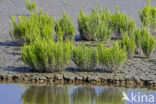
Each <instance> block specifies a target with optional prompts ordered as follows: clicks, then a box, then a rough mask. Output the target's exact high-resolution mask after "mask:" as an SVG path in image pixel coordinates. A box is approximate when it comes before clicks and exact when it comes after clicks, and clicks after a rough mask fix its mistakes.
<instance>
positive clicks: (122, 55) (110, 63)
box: [98, 43, 126, 71]
mask: <svg viewBox="0 0 156 104" xmlns="http://www.w3.org/2000/svg"><path fill="white" fill-rule="evenodd" d="M98 56H99V63H100V64H101V65H103V66H105V67H106V68H107V69H108V70H110V71H114V70H117V69H118V68H119V67H120V66H121V65H122V64H123V63H124V62H125V61H126V51H125V50H124V49H120V47H119V45H118V44H115V45H113V46H112V47H109V48H105V46H103V44H102V43H101V44H100V45H99V46H98Z"/></svg>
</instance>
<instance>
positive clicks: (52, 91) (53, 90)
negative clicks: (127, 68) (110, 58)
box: [0, 84, 156, 104]
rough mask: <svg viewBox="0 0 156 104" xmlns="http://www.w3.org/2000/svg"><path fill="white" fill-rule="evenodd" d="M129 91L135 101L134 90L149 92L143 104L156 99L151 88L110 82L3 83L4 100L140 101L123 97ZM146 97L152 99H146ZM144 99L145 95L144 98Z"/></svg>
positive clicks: (52, 103)
mask: <svg viewBox="0 0 156 104" xmlns="http://www.w3.org/2000/svg"><path fill="white" fill-rule="evenodd" d="M123 93H125V94H126V95H127V96H128V97H129V99H130V100H131V101H132V99H131V96H132V94H133V95H134V96H136V98H135V100H137V101H139V99H138V98H139V96H140V98H141V96H142V95H146V96H147V99H146V98H144V99H143V102H141V103H140V104H156V102H155V101H154V102H153V103H149V99H150V96H154V100H156V91H155V90H148V89H132V88H115V87H108V86H67V85H59V86H58V85H57V86H34V85H22V84H0V104H138V102H134V101H133V103H132V102H129V101H124V100H123V101H122V98H123ZM146 100H147V101H148V102H146ZM140 101H142V99H140Z"/></svg>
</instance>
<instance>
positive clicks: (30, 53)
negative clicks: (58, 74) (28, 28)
mask: <svg viewBox="0 0 156 104" xmlns="http://www.w3.org/2000/svg"><path fill="white" fill-rule="evenodd" d="M21 57H22V59H23V61H24V62H25V63H26V64H27V65H29V66H30V67H32V69H33V70H34V71H37V72H55V71H61V70H64V69H65V68H66V66H67V64H68V62H69V60H70V58H71V43H70V42H66V43H63V42H58V43H55V42H53V41H52V40H43V41H41V40H40V39H39V40H35V41H34V43H31V44H29V45H24V47H23V49H22V53H21Z"/></svg>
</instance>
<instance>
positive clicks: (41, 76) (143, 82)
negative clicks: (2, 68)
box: [0, 71, 156, 89]
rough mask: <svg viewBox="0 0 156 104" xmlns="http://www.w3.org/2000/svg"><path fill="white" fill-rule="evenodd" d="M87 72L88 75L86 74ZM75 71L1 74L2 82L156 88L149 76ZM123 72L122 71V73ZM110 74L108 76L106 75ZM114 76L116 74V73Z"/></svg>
mask: <svg viewBox="0 0 156 104" xmlns="http://www.w3.org/2000/svg"><path fill="white" fill-rule="evenodd" d="M86 74H87V75H86ZM94 74H95V75H93V73H91V72H89V73H88V72H83V73H79V72H76V73H73V72H65V71H64V72H61V73H24V72H22V73H21V72H20V73H19V72H4V73H1V74H0V83H8V82H9V83H17V84H18V83H19V84H20V83H22V84H45V85H56V84H61V85H63V84H74V85H75V84H76V85H81V84H84V85H86V84H87V85H88V84H89V85H98V86H103V85H108V86H109V85H112V86H115V87H128V88H133V87H134V88H137V87H139V88H140V87H141V88H144V87H146V88H150V89H151V88H152V89H156V81H155V80H152V79H147V78H141V77H139V76H133V77H129V78H118V77H116V78H115V77H112V76H111V74H112V73H94ZM120 74H121V73H120ZM106 75H108V76H106ZM114 76H116V75H115V74H114Z"/></svg>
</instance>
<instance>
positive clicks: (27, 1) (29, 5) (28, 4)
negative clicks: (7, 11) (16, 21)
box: [25, 0, 37, 13]
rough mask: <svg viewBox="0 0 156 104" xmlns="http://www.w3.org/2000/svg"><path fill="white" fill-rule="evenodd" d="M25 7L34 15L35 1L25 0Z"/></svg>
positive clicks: (35, 10) (35, 9)
mask: <svg viewBox="0 0 156 104" xmlns="http://www.w3.org/2000/svg"><path fill="white" fill-rule="evenodd" d="M25 5H26V8H27V9H28V10H29V11H30V12H31V13H36V12H37V4H36V2H35V1H32V0H25Z"/></svg>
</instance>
